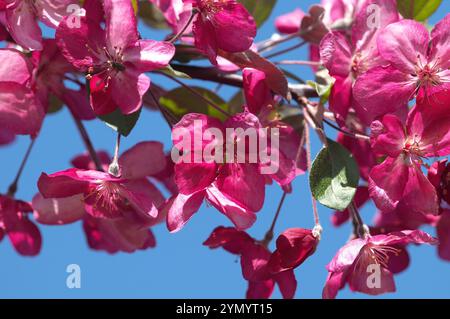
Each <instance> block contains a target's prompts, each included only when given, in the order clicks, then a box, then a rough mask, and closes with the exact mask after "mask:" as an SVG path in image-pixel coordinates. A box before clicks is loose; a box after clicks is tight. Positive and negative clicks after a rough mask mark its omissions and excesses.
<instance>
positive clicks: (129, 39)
mask: <svg viewBox="0 0 450 319" xmlns="http://www.w3.org/2000/svg"><path fill="white" fill-rule="evenodd" d="M104 11H105V16H106V28H105V29H102V28H101V27H100V22H99V21H98V20H95V19H92V18H90V16H89V13H87V16H86V17H82V18H81V22H80V23H81V27H80V28H72V27H71V25H70V21H69V18H68V17H67V18H65V19H64V20H63V21H62V22H61V23H60V25H59V27H58V29H57V31H56V40H57V42H58V45H59V46H60V48H61V52H62V54H63V55H64V56H65V58H66V59H67V60H68V61H69V62H70V63H72V64H73V65H74V66H75V67H76V68H78V69H79V70H80V71H82V72H86V73H88V75H87V79H88V80H90V92H91V95H90V101H91V106H92V108H93V109H94V111H95V113H96V114H99V115H102V114H108V113H111V112H113V111H114V110H116V109H117V108H119V109H120V110H121V112H122V113H123V114H130V113H134V112H136V111H138V110H139V108H140V107H141V105H142V97H143V95H144V93H145V92H146V91H147V90H148V88H149V87H150V79H149V78H148V77H147V76H146V75H145V74H144V73H145V72H148V71H152V70H156V69H159V68H163V67H166V66H167V65H168V63H169V61H170V60H171V59H172V57H173V55H174V53H175V48H174V46H173V45H172V44H171V43H168V42H158V41H154V40H141V39H139V34H138V31H137V24H136V16H135V14H134V10H133V7H132V5H131V1H129V0H105V1H104Z"/></svg>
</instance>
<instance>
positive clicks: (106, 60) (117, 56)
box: [86, 47, 125, 91]
mask: <svg viewBox="0 0 450 319" xmlns="http://www.w3.org/2000/svg"><path fill="white" fill-rule="evenodd" d="M88 50H89V51H90V52H91V53H92V54H94V55H95V56H96V57H97V58H98V59H99V60H100V61H103V62H101V63H99V64H98V65H94V66H91V67H89V68H88V72H87V75H86V79H87V80H89V81H90V80H92V79H93V78H94V77H95V81H94V82H95V83H93V85H91V90H94V91H98V90H103V91H106V90H107V89H108V87H109V83H110V81H111V79H112V78H113V77H114V76H116V75H117V74H118V73H119V72H123V71H125V65H124V59H123V49H122V48H120V47H114V50H113V52H110V51H109V50H108V48H106V47H103V48H102V50H101V52H100V53H98V52H95V51H94V50H92V49H90V48H88Z"/></svg>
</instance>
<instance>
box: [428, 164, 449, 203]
mask: <svg viewBox="0 0 450 319" xmlns="http://www.w3.org/2000/svg"><path fill="white" fill-rule="evenodd" d="M428 179H429V180H430V182H431V184H433V186H434V187H435V188H436V192H437V195H438V198H439V202H441V200H443V201H445V202H446V203H447V204H449V205H450V163H447V159H443V160H440V161H437V162H434V163H433V164H432V165H431V166H430V168H429V169H428Z"/></svg>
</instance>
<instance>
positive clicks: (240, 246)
mask: <svg viewBox="0 0 450 319" xmlns="http://www.w3.org/2000/svg"><path fill="white" fill-rule="evenodd" d="M253 243H254V239H253V238H251V237H250V236H249V235H248V234H247V233H246V232H244V231H241V230H237V229H236V228H234V227H223V226H219V227H217V228H216V229H214V230H213V232H212V233H211V235H209V237H208V239H207V240H205V242H204V243H203V245H205V246H208V247H209V248H211V249H215V248H218V247H222V248H223V249H225V250H226V251H228V252H230V253H232V254H235V255H240V254H242V253H243V251H244V249H245V248H246V247H247V245H252V244H253Z"/></svg>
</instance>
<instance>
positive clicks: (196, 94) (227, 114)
mask: <svg viewBox="0 0 450 319" xmlns="http://www.w3.org/2000/svg"><path fill="white" fill-rule="evenodd" d="M161 74H162V75H164V76H166V77H168V78H169V79H171V80H173V81H175V82H177V83H178V84H180V85H181V86H183V87H184V88H185V89H186V90H188V91H189V92H191V93H192V94H193V95H195V96H197V97H199V98H201V99H202V100H203V101H205V102H206V103H208V104H209V105H211V106H212V107H213V108H215V109H216V110H217V111H219V112H220V113H222V114H223V115H225V116H227V117H230V116H231V114H230V113H228V112H227V111H225V110H223V109H222V108H221V107H220V106H219V105H217V104H216V103H214V102H213V101H211V100H210V99H208V98H207V97H205V96H203V95H201V94H200V93H198V92H197V91H196V90H194V89H192V88H191V87H189V86H188V85H186V84H184V83H183V82H182V81H180V80H178V79H177V78H175V77H173V76H171V75H169V74H165V73H161Z"/></svg>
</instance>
